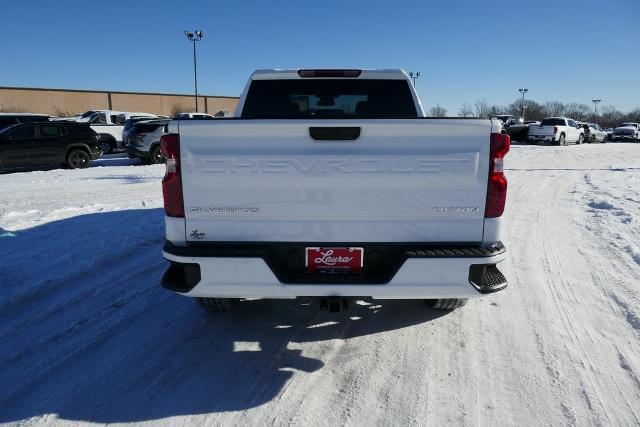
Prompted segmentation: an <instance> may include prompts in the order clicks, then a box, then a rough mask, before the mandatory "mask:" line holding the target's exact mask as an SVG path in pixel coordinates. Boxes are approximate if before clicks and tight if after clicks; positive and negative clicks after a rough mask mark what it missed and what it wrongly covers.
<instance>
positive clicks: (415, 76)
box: [409, 71, 420, 87]
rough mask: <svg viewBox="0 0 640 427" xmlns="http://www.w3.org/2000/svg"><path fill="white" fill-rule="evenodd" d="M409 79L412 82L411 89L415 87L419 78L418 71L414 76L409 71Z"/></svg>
mask: <svg viewBox="0 0 640 427" xmlns="http://www.w3.org/2000/svg"><path fill="white" fill-rule="evenodd" d="M409 77H411V80H413V87H416V80H417V79H418V77H420V71H418V72H417V73H416V74H415V75H413V71H409Z"/></svg>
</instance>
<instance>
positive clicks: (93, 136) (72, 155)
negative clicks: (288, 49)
mask: <svg viewBox="0 0 640 427" xmlns="http://www.w3.org/2000/svg"><path fill="white" fill-rule="evenodd" d="M101 155H102V147H101V145H100V138H99V136H98V134H97V133H96V132H95V131H94V130H93V129H91V128H90V127H89V126H88V125H87V124H84V123H75V122H36V123H22V124H17V125H13V126H10V127H8V128H5V129H4V130H2V131H0V168H8V167H20V166H39V165H46V164H64V165H66V166H67V167H70V168H72V169H78V168H87V167H89V163H90V162H91V160H96V159H98V158H99V157H100V156H101Z"/></svg>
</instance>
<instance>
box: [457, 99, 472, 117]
mask: <svg viewBox="0 0 640 427" xmlns="http://www.w3.org/2000/svg"><path fill="white" fill-rule="evenodd" d="M458 116H460V117H473V107H472V106H471V104H468V103H466V102H465V103H464V104H462V106H461V107H460V110H458Z"/></svg>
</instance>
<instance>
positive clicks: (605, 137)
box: [602, 135, 608, 144]
mask: <svg viewBox="0 0 640 427" xmlns="http://www.w3.org/2000/svg"><path fill="white" fill-rule="evenodd" d="M607 138H608V135H605V136H603V137H602V144H606V143H607Z"/></svg>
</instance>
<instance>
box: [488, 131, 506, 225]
mask: <svg viewBox="0 0 640 427" xmlns="http://www.w3.org/2000/svg"><path fill="white" fill-rule="evenodd" d="M510 146H511V138H510V137H509V135H505V134H502V133H492V134H491V149H490V153H489V179H488V181H487V203H486V205H485V209H484V217H485V218H496V217H499V216H502V213H503V212H504V205H505V202H506V200H507V179H506V178H505V176H504V173H503V167H504V156H505V155H506V154H507V153H508V152H509V147H510Z"/></svg>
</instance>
